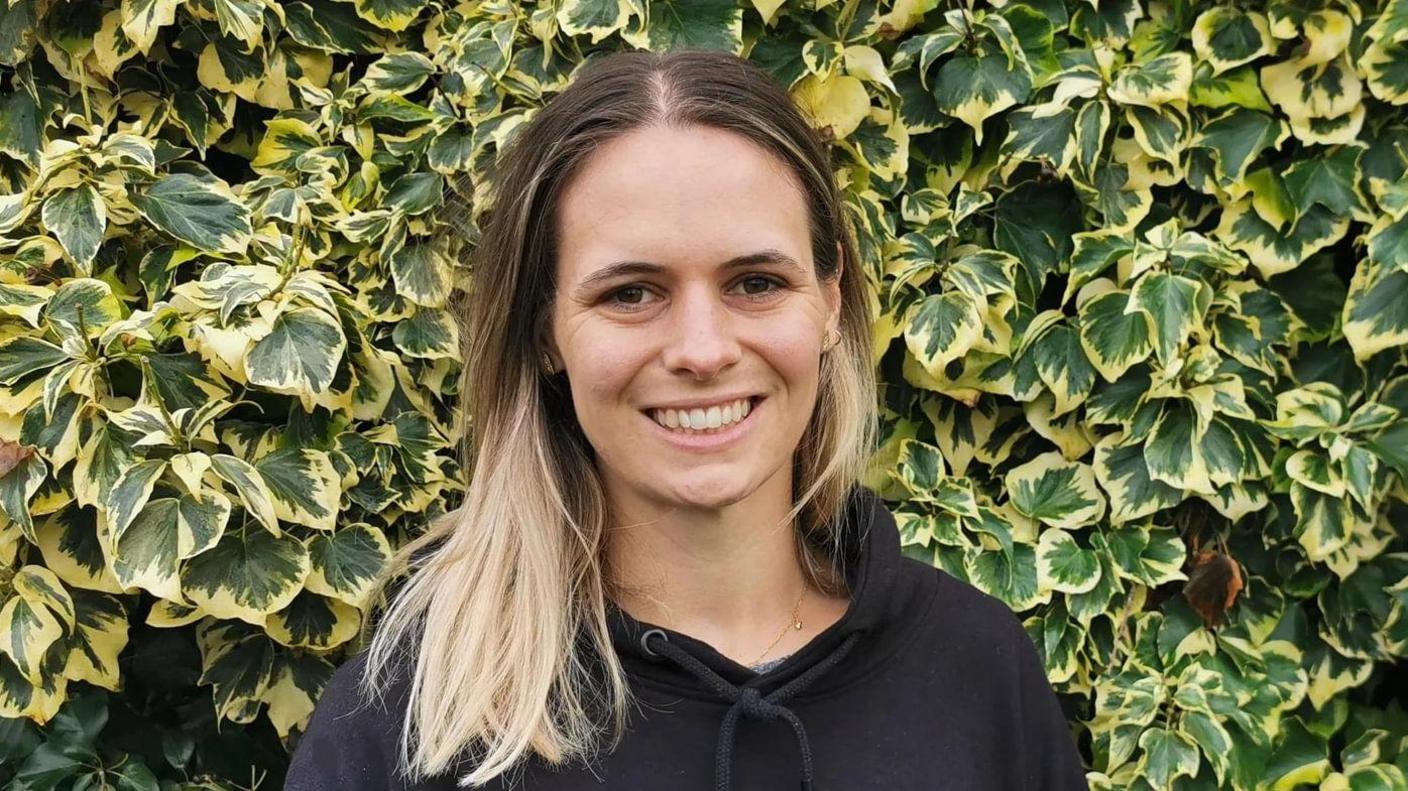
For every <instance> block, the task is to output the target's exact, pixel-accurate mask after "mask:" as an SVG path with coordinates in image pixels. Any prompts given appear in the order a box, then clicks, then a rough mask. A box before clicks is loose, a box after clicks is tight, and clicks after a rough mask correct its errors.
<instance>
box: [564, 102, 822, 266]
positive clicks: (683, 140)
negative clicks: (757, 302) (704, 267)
mask: <svg viewBox="0 0 1408 791" xmlns="http://www.w3.org/2000/svg"><path fill="white" fill-rule="evenodd" d="M556 219H557V224H558V252H559V267H562V268H564V271H563V272H561V273H560V274H562V275H564V276H565V278H566V279H567V280H569V281H570V280H571V279H573V278H574V277H576V276H581V275H585V274H588V273H590V271H591V270H592V269H594V268H597V267H599V266H603V265H606V264H608V263H610V262H611V260H612V259H615V258H620V257H623V256H625V257H632V258H640V259H644V260H650V261H655V262H657V263H660V264H662V265H666V266H670V265H672V264H673V263H679V262H688V261H698V262H701V263H709V262H721V261H724V260H726V259H727V258H730V257H732V256H734V255H740V254H745V253H749V252H753V251H754V250H756V249H758V248H762V247H773V248H776V249H778V250H782V251H783V252H787V253H789V254H791V255H793V256H794V257H796V258H797V259H798V260H799V261H802V262H804V263H809V262H810V261H811V258H810V255H809V250H808V248H809V230H808V218H807V208H806V201H805V198H804V197H803V194H802V191H801V188H800V187H799V185H798V181H797V178H796V176H795V175H794V174H793V173H792V172H791V171H790V169H789V168H788V167H787V166H786V165H785V164H784V163H783V162H782V161H781V160H779V159H777V158H776V157H774V156H773V155H772V154H771V153H769V152H768V151H766V150H764V149H763V148H761V147H759V146H757V145H755V144H754V143H752V142H750V141H748V140H747V139H745V138H743V137H740V136H738V135H736V134H733V133H731V132H727V131H724V130H720V129H714V128H711V127H698V126H692V127H688V128H684V129H680V128H664V127H651V128H645V129H636V130H632V131H631V132H629V133H626V134H624V135H621V136H618V137H616V138H613V139H612V140H610V141H608V142H606V143H604V144H603V145H601V146H600V147H599V148H597V149H596V150H595V151H594V152H592V154H591V155H590V156H589V157H588V159H587V161H586V162H585V163H583V167H582V169H581V170H580V171H579V172H578V173H577V174H576V176H575V178H573V179H572V181H571V182H570V183H569V184H568V186H567V189H566V191H565V193H564V194H563V196H562V199H561V200H560V202H559V206H558V211H557V218H556Z"/></svg>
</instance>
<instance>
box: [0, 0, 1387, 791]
mask: <svg viewBox="0 0 1408 791" xmlns="http://www.w3.org/2000/svg"><path fill="white" fill-rule="evenodd" d="M623 47H635V48H649V49H655V50H663V49H669V48H674V47H708V48H723V49H727V50H730V51H733V52H736V53H739V54H746V55H747V56H748V57H750V58H752V59H753V60H754V61H756V62H758V63H760V64H762V65H763V66H765V67H766V68H768V69H769V70H770V71H771V72H772V73H773V74H774V75H775V76H776V77H777V78H778V79H779V80H780V81H781V82H783V83H784V84H786V85H787V86H788V87H789V88H790V89H791V90H792V92H793V94H794V95H795V96H796V97H797V98H798V100H799V101H800V102H801V103H802V105H803V106H804V107H805V108H806V109H807V111H808V112H809V113H810V114H811V115H812V116H813V117H814V118H815V120H816V123H817V126H818V127H819V128H824V129H825V130H827V131H826V134H827V135H829V137H830V139H831V140H832V145H833V152H834V163H835V167H836V171H837V175H838V178H840V179H841V181H842V182H843V183H844V184H845V186H846V190H847V196H848V200H849V205H850V206H852V207H853V208H854V218H855V221H856V223H857V225H858V227H859V228H860V230H861V231H862V233H861V238H862V243H863V258H864V262H863V263H864V264H865V268H866V274H867V276H868V277H869V278H870V279H871V281H872V283H873V284H874V286H875V288H874V298H875V301H876V307H877V313H878V314H879V315H881V316H882V320H881V321H880V323H879V325H878V326H877V328H876V334H875V338H874V341H875V343H874V354H875V361H876V364H877V365H878V366H879V368H880V370H881V371H882V379H883V382H884V386H883V388H882V392H881V393H880V394H879V395H880V398H881V399H882V402H883V407H884V417H885V437H886V440H885V444H884V447H883V448H882V452H881V453H880V454H879V456H878V457H877V459H876V465H875V467H874V470H873V472H872V474H871V475H870V476H869V480H868V481H867V483H868V484H870V485H871V486H873V487H875V488H876V489H878V490H880V491H881V492H882V493H883V494H884V495H885V496H886V497H887V499H889V500H890V501H891V504H892V507H893V510H894V511H895V513H896V516H897V518H898V519H899V521H900V524H901V528H902V531H903V535H904V541H905V551H906V552H907V553H910V554H912V555H913V556H915V557H920V558H923V559H925V560H927V561H929V562H932V563H935V564H938V565H941V566H942V567H944V568H945V569H947V570H948V571H950V572H951V573H953V574H955V575H957V576H959V577H961V578H963V579H966V580H969V581H971V582H972V583H973V584H975V585H977V586H978V587H980V588H981V589H983V590H985V591H988V592H990V593H992V594H993V595H996V596H998V597H1000V598H1002V599H1003V600H1004V601H1006V602H1008V604H1009V605H1010V606H1012V607H1013V609H1014V610H1016V611H1018V612H1019V613H1020V614H1021V615H1022V617H1023V618H1024V619H1025V623H1026V624H1027V625H1028V627H1029V630H1030V634H1031V636H1032V638H1033V640H1034V642H1035V643H1036V645H1037V646H1038V648H1039V650H1040V652H1041V654H1042V656H1043V657H1044V658H1045V660H1046V664H1047V669H1048V673H1049V676H1050V678H1051V680H1052V683H1053V685H1054V686H1055V687H1056V688H1057V689H1058V690H1059V691H1060V692H1061V695H1062V700H1063V703H1064V705H1065V706H1066V710H1067V713H1068V715H1069V716H1070V719H1071V722H1072V726H1073V734H1074V735H1075V736H1076V737H1077V738H1078V740H1079V743H1080V745H1081V750H1082V752H1083V754H1084V757H1085V761H1086V763H1087V766H1088V767H1089V769H1090V775H1089V778H1090V782H1091V786H1092V788H1096V789H1101V788H1140V789H1145V788H1157V789H1164V788H1176V789H1204V788H1236V789H1252V788H1277V789H1291V788H1323V789H1348V788H1354V789H1360V788H1398V789H1402V788H1405V787H1408V782H1406V781H1405V771H1406V770H1408V715H1405V713H1404V712H1403V709H1402V704H1403V698H1404V686H1405V685H1404V678H1405V675H1404V670H1403V668H1404V666H1403V664H1402V662H1403V660H1404V658H1405V656H1408V578H1406V577H1408V575H1406V574H1405V573H1406V572H1408V546H1405V534H1404V533H1405V530H1404V525H1405V517H1408V488H1405V475H1408V366H1405V358H1404V347H1405V344H1406V343H1408V299H1405V296H1408V179H1406V178H1405V169H1408V117H1406V116H1405V112H1404V106H1405V104H1408V2H1405V0H1388V1H1387V2H1379V3H1377V4H1376V3H1373V2H1364V3H1356V2H1349V1H1347V0H1334V1H1326V2H1321V1H1320V0H1278V1H1277V2H1263V3H1250V2H1239V0H1230V1H1229V2H1223V3H1219V4H1217V5H1206V6H1204V5H1194V4H1190V3H1185V2H1156V1H1154V0H1149V1H1148V2H1140V0H1021V1H1020V2H1017V1H1015V0H1014V1H1012V2H994V3H989V4H980V5H977V6H972V7H970V6H966V5H963V4H960V3H951V2H946V3H944V4H942V5H939V4H938V3H937V0H895V2H893V3H890V2H881V3H877V2H875V1H874V0H866V1H865V2H856V1H855V0H835V1H833V2H828V1H827V0H815V1H813V0H804V1H799V2H787V3H783V2H780V0H751V1H747V0H744V1H743V2H737V3H736V2H734V0H688V1H686V0H677V1H671V0H666V1H663V2H650V3H649V4H648V5H647V4H645V3H644V2H641V0H562V1H561V2H543V3H537V4H530V3H519V2H461V3H452V2H441V1H440V0H355V1H354V2H341V0H296V1H295V2H283V3H278V2H266V0H120V2H119V0H6V2H3V3H0V105H3V106H0V469H2V470H3V472H4V474H3V477H0V513H2V514H3V522H2V523H0V783H3V784H5V785H6V787H9V788H16V789H20V788H23V789H50V788H97V787H112V786H116V787H119V788H133V789H139V788H140V789H146V788H155V787H158V786H160V787H163V788H230V787H246V788H247V787H254V786H260V787H264V788H268V787H276V786H278V785H279V784H280V783H281V779H282V772H283V767H284V765H285V763H286V760H287V755H286V750H287V747H288V746H290V745H291V744H292V739H295V738H296V735H297V732H298V728H299V726H300V724H301V723H302V722H304V721H305V718H306V716H307V714H308V713H309V712H310V711H311V709H312V706H313V704H314V701H315V700H316V699H317V697H318V694H319V691H320V689H321V687H322V685H323V683H324V682H325V681H326V679H327V677H328V676H329V675H330V673H331V672H332V670H333V669H334V667H335V665H336V663H337V662H338V661H340V659H341V658H343V657H345V656H346V655H347V653H348V652H349V651H352V650H355V646H356V640H357V629H358V626H359V624H360V622H361V619H362V617H363V615H364V614H365V613H366V612H367V610H368V607H369V606H370V602H369V601H368V590H369V588H370V585H371V583H372V581H373V579H374V578H375V576H376V575H377V574H378V573H379V572H380V571H381V569H382V568H383V566H384V564H385V563H386V560H387V558H388V557H389V555H390V551H391V547H393V546H395V545H398V544H399V543H401V542H402V541H404V540H405V538H406V537H407V535H409V534H411V533H413V532H415V531H416V530H418V529H419V528H420V527H422V526H423V525H424V523H425V521H426V520H428V519H432V518H434V517H435V516H437V515H438V514H440V513H442V512H443V511H444V510H445V509H446V508H449V507H453V505H454V503H455V495H456V492H458V491H459V487H458V486H457V485H456V483H455V481H456V478H457V474H458V469H457V468H456V466H455V461H454V454H453V451H452V446H451V442H450V439H449V438H451V437H454V436H456V435H457V434H458V433H459V432H460V431H461V429H462V427H461V426H460V425H459V416H458V415H457V414H455V412H454V410H453V409H452V408H451V405H452V404H453V400H454V395H455V394H454V392H453V388H454V383H455V377H456V375H457V373H458V370H457V363H456V360H455V354H456V348H457V335H456V326H455V322H454V320H453V316H452V314H451V312H450V310H449V306H450V305H451V304H452V303H451V301H450V300H451V298H452V293H453V292H454V291H455V288H456V286H457V285H459V284H462V283H463V282H464V281H465V279H466V278H467V277H469V276H470V274H471V273H469V272H466V271H464V269H463V267H461V266H459V265H457V264H456V263H455V261H457V260H458V258H459V255H460V253H462V252H463V250H464V249H465V248H466V246H469V245H472V244H473V243H474V241H475V239H476V238H477V230H476V225H475V220H476V218H477V216H478V212H479V210H480V209H481V205H482V204H481V201H479V200H478V198H480V197H482V192H481V188H482V185H483V179H482V174H483V173H484V171H485V168H486V167H487V165H488V164H489V163H491V162H492V161H493V157H494V156H495V153H496V152H497V151H498V150H499V149H500V148H501V147H502V145H503V144H504V143H505V142H506V141H507V140H508V139H509V138H511V136H512V135H513V133H514V130H515V128H516V127H517V126H518V125H519V124H521V123H523V122H524V121H525V120H527V119H528V118H529V117H531V114H532V112H533V110H534V108H535V107H537V106H540V105H541V104H542V102H543V101H544V100H545V98H547V97H550V96H551V95H552V94H554V93H556V92H557V91H560V90H561V89H562V88H563V87H564V86H565V85H566V84H567V82H568V80H569V79H570V76H571V73H572V70H573V68H574V67H575V66H576V65H577V64H579V63H580V62H582V61H583V60H584V59H586V58H589V57H591V56H592V55H593V54H595V53H600V52H605V51H610V50H613V49H619V48H623ZM445 206H449V207H451V209H452V211H448V212H446V211H440V209H442V208H443V207H445ZM286 740H287V741H286ZM917 748H918V746H917Z"/></svg>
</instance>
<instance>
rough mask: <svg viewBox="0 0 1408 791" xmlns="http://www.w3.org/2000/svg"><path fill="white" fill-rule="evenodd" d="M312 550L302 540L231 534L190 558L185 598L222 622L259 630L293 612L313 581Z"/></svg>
mask: <svg viewBox="0 0 1408 791" xmlns="http://www.w3.org/2000/svg"><path fill="white" fill-rule="evenodd" d="M308 569H309V563H308V550H307V549H306V548H305V547H304V546H303V544H302V543H301V542H299V541H298V540H297V539H294V538H291V537H288V536H284V537H281V538H276V537H274V536H273V535H272V534H270V533H269V532H268V531H267V530H258V529H255V530H251V529H248V528H243V529H239V530H229V531H227V532H226V533H225V535H224V537H223V538H221V539H220V543H218V544H216V545H215V547H214V548H212V549H210V550H209V551H207V552H203V553H201V554H200V555H197V556H195V557H193V558H191V559H190V560H189V561H188V562H187V563H186V564H185V568H184V569H183V570H182V571H181V592H182V593H183V594H185V598H189V599H190V601H192V602H194V603H195V604H196V605H197V606H199V607H200V608H201V609H202V610H204V611H205V612H207V613H209V614H211V615H214V616H215V617H217V618H238V619H240V620H243V621H246V622H248V623H251V624H254V625H256V626H262V625H264V622H265V619H266V618H267V617H268V616H269V615H270V614H271V613H274V612H277V611H278V610H282V609H283V608H284V607H286V606H288V604H289V602H291V601H293V598H294V597H295V596H297V595H298V592H299V591H300V590H302V588H303V580H304V579H306V578H307V576H308Z"/></svg>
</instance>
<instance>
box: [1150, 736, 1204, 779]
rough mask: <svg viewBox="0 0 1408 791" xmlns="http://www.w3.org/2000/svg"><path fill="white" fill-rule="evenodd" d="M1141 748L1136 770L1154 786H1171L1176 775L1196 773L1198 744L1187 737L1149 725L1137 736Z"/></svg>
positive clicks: (1188, 775) (1182, 775) (1190, 775)
mask: <svg viewBox="0 0 1408 791" xmlns="http://www.w3.org/2000/svg"><path fill="white" fill-rule="evenodd" d="M1139 747H1140V748H1141V749H1143V750H1144V753H1143V755H1141V756H1140V758H1139V766H1138V770H1137V771H1138V772H1139V774H1141V775H1143V776H1144V777H1146V778H1148V781H1149V784H1150V785H1151V786H1153V787H1154V788H1172V787H1173V781H1174V780H1175V779H1176V778H1179V777H1192V776H1193V775H1195V774H1197V773H1198V748H1197V746H1195V745H1194V744H1193V742H1192V740H1190V739H1189V738H1188V737H1186V736H1184V735H1183V734H1181V733H1179V732H1177V731H1173V730H1169V729H1167V728H1160V727H1155V728H1150V729H1149V730H1147V731H1144V733H1143V734H1142V735H1141V736H1140V737H1139Z"/></svg>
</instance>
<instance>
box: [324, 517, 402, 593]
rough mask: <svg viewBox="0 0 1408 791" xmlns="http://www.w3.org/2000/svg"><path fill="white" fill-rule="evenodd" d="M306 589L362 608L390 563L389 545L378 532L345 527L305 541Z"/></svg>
mask: <svg viewBox="0 0 1408 791" xmlns="http://www.w3.org/2000/svg"><path fill="white" fill-rule="evenodd" d="M308 558H309V561H310V564H311V568H310V570H309V572H308V579H307V582H306V583H305V585H306V587H307V588H308V590H310V591H313V592H314V593H321V594H323V595H324V596H332V597H334V598H337V599H341V600H342V601H344V602H347V603H348V604H350V605H352V606H353V607H356V608H358V609H365V608H366V607H367V605H368V603H369V602H368V597H369V596H370V595H371V593H372V590H373V589H374V587H375V584H376V582H377V580H378V578H379V577H380V575H381V573H382V572H383V571H384V570H385V569H386V568H387V566H388V565H389V564H390V562H391V544H390V542H389V541H387V539H386V535H385V534H384V533H382V532H381V531H380V530H374V529H372V528H371V527H370V526H368V525H365V524H355V525H348V526H347V527H344V528H342V529H340V530H336V531H333V532H331V533H319V534H317V535H315V536H313V537H312V538H310V539H308Z"/></svg>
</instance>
